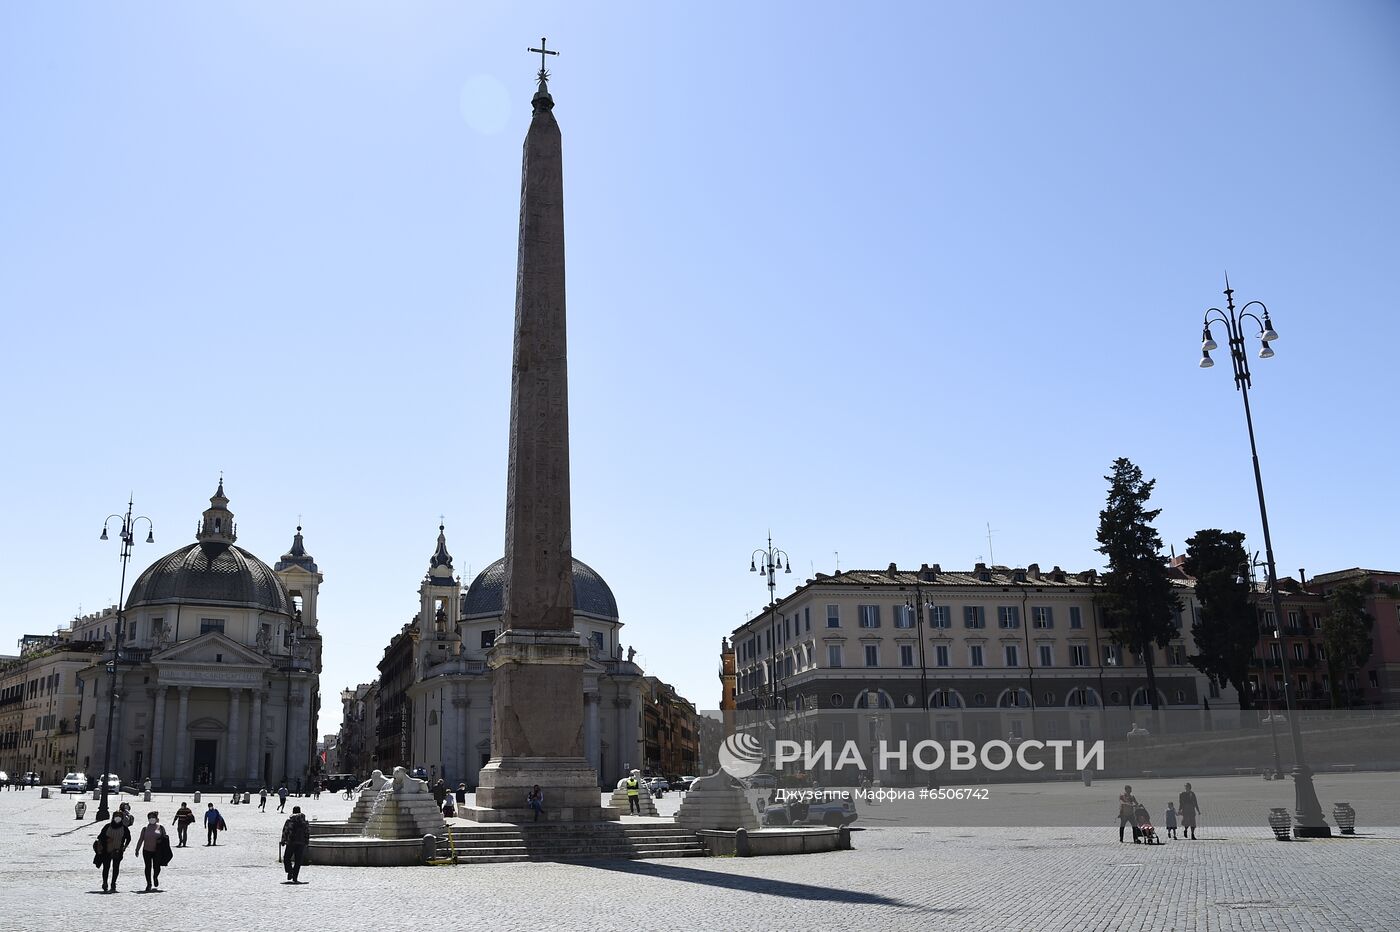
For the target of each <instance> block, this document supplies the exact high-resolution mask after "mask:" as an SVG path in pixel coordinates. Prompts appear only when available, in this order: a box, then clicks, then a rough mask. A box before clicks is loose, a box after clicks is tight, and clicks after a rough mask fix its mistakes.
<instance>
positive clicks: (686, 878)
mask: <svg viewBox="0 0 1400 932" xmlns="http://www.w3.org/2000/svg"><path fill="white" fill-rule="evenodd" d="M576 863H578V864H579V865H581V866H582V865H586V866H588V867H592V868H596V869H598V870H607V871H617V872H618V873H621V874H636V875H638V876H642V877H652V878H656V879H659V880H674V881H677V882H679V883H696V884H705V885H706V886H711V887H724V888H726V889H729V890H738V891H741V892H744V893H766V894H769V895H770V896H780V897H784V898H786V899H793V900H822V901H826V902H829V903H851V904H856V905H861V906H890V907H894V908H896V909H908V910H915V911H918V912H925V913H946V914H953V913H961V912H965V908H964V907H961V906H955V907H949V908H946V909H939V908H936V907H930V906H921V905H919V904H917V903H907V902H905V901H903V900H898V899H894V898H892V897H888V896H880V895H879V894H875V893H861V892H859V891H856V890H841V889H837V888H833V887H818V886H813V885H811V884H805V883H793V882H792V881H789V880H774V879H772V878H769V877H749V876H745V875H743V874H726V873H721V872H719V871H708V870H697V869H696V868H693V867H676V866H674V865H671V864H657V863H656V862H654V861H579V862H576Z"/></svg>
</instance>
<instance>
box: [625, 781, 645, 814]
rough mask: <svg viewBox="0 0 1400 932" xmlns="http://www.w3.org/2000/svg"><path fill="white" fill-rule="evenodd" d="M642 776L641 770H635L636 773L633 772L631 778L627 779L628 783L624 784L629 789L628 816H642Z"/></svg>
mask: <svg viewBox="0 0 1400 932" xmlns="http://www.w3.org/2000/svg"><path fill="white" fill-rule="evenodd" d="M641 775H642V772H641V771H640V770H634V771H632V775H631V776H629V777H628V778H627V780H626V782H625V783H624V784H623V785H624V786H626V787H627V814H628V815H641V814H642V803H641V790H642V781H641Z"/></svg>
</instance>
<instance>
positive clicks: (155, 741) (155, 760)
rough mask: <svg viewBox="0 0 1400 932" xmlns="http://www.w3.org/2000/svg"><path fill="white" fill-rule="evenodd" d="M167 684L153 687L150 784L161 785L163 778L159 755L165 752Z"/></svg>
mask: <svg viewBox="0 0 1400 932" xmlns="http://www.w3.org/2000/svg"><path fill="white" fill-rule="evenodd" d="M167 689H169V687H168V686H157V687H156V688H155V694H156V699H155V705H156V708H155V711H154V712H153V713H152V714H151V722H152V725H151V766H150V774H151V786H161V785H162V784H163V783H164V782H165V780H164V777H163V775H162V773H161V771H162V770H164V767H163V766H162V760H161V756H162V755H163V754H164V753H165V692H166V690H167Z"/></svg>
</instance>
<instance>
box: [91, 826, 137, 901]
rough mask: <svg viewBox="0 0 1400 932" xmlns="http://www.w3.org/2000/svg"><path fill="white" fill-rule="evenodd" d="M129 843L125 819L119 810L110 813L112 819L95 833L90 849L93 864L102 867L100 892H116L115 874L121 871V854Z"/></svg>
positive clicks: (129, 835)
mask: <svg viewBox="0 0 1400 932" xmlns="http://www.w3.org/2000/svg"><path fill="white" fill-rule="evenodd" d="M129 844H131V830H130V829H128V828H127V827H126V820H125V819H123V818H122V814H121V811H120V810H118V811H117V812H114V813H112V821H110V822H108V823H107V824H106V825H104V826H102V831H100V832H98V833H97V840H96V841H95V842H93V843H92V850H93V851H94V852H95V855H96V856H95V857H94V858H93V859H92V863H93V866H95V867H100V868H102V892H103V893H116V892H117V874H119V873H120V872H121V868H122V855H123V854H126V847H127V845H129ZM109 873H110V875H111V877H110V879H111V885H110V887H109V886H108V875H109Z"/></svg>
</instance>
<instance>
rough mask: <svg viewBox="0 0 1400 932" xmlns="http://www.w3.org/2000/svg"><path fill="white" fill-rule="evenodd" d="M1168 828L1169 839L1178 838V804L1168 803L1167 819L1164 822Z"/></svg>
mask: <svg viewBox="0 0 1400 932" xmlns="http://www.w3.org/2000/svg"><path fill="white" fill-rule="evenodd" d="M1162 822H1163V824H1164V825H1166V827H1167V837H1168V838H1171V839H1175V838H1176V803H1167V817H1166V818H1165V819H1163V820H1162Z"/></svg>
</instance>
